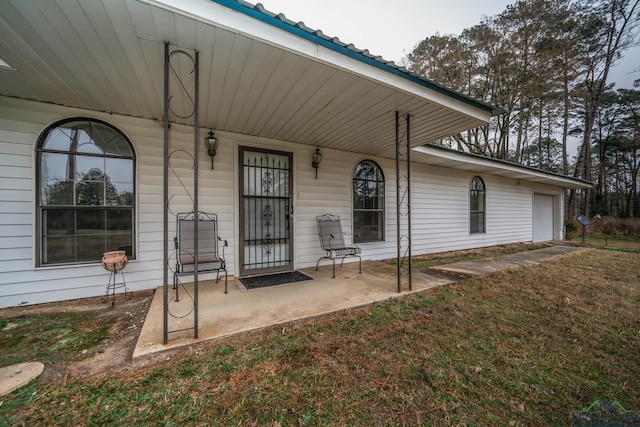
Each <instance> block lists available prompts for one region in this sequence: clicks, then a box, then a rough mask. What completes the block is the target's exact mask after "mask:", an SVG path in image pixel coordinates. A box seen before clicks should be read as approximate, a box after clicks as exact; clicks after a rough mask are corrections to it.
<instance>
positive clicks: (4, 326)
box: [0, 292, 151, 382]
mask: <svg viewBox="0 0 640 427" xmlns="http://www.w3.org/2000/svg"><path fill="white" fill-rule="evenodd" d="M150 303H151V293H149V292H147V293H140V294H136V295H134V296H133V297H132V298H131V299H129V300H125V298H124V297H123V296H118V299H117V302H116V305H115V306H114V307H111V304H110V303H108V304H105V303H103V302H102V298H84V299H77V300H71V301H62V302H56V303H49V304H38V305H32V306H23V307H12V308H6V309H2V310H0V367H2V366H8V365H12V364H14V363H21V362H29V361H40V362H43V363H44V364H45V371H44V373H43V375H42V377H41V378H42V381H44V382H49V381H57V380H61V379H68V378H76V377H85V376H92V375H95V374H98V373H102V372H108V371H110V370H113V369H116V370H118V369H123V368H127V367H129V366H130V362H131V354H132V353H133V349H134V347H135V345H136V341H137V338H138V335H139V332H140V329H141V328H142V324H143V323H144V319H145V316H146V314H147V311H148V309H149V304H150Z"/></svg>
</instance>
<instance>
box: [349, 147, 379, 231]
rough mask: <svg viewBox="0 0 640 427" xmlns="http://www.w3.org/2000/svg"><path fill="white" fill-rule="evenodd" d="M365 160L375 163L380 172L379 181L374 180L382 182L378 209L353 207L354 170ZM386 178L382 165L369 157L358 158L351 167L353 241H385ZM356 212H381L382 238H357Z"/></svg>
mask: <svg viewBox="0 0 640 427" xmlns="http://www.w3.org/2000/svg"><path fill="white" fill-rule="evenodd" d="M365 162H370V163H373V164H374V165H375V167H376V168H377V169H378V171H379V172H380V175H381V178H382V180H381V181H376V182H377V183H378V184H379V183H382V207H381V208H380V209H356V207H355V203H354V198H355V197H354V196H355V185H354V182H355V181H356V177H355V172H356V169H357V168H358V166H359V165H360V164H362V163H365ZM360 181H364V180H360ZM386 181H387V180H386V178H385V175H384V170H383V169H382V167H381V166H380V164H379V163H378V162H376V161H375V160H372V159H369V158H365V159H362V160H359V161H358V162H357V163H356V164H355V166H354V167H353V170H352V172H351V214H352V221H351V231H352V233H353V242H354V243H376V242H384V241H386V237H387V236H386V233H387V227H386V191H385V190H386ZM377 190H378V193H379V185H378V187H377ZM356 212H379V213H381V214H382V219H381V224H380V225H381V227H382V238H380V239H375V240H358V239H357V237H356V235H358V232H357V231H356V229H355V222H356V221H355V216H356Z"/></svg>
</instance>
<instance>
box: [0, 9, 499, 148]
mask: <svg viewBox="0 0 640 427" xmlns="http://www.w3.org/2000/svg"><path fill="white" fill-rule="evenodd" d="M0 35H1V37H0V57H2V58H3V59H4V60H5V61H7V62H8V63H10V64H11V65H12V67H13V68H14V69H4V68H0V95H5V96H10V97H18V98H23V99H32V100H37V101H42V102H47V103H53V104H60V105H66V106H71V107H79V108H83V109H88V110H96V111H106V112H112V113H117V114H123V115H129V116H135V117H142V118H148V119H153V120H157V119H159V118H160V117H162V111H163V101H162V100H163V49H164V42H165V41H168V42H170V43H171V45H172V46H173V47H179V48H181V49H184V50H187V51H190V52H193V51H195V50H198V51H199V54H200V87H201V92H200V124H201V126H203V127H207V128H209V127H210V128H213V129H215V130H224V131H229V132H236V133H240V134H246V135H255V136H259V137H264V138H269V139H274V140H283V141H291V142H297V143H303V144H309V145H314V146H315V145H318V146H321V147H327V148H335V149H340V150H346V151H352V152H358V153H365V154H368V155H376V156H381V157H387V158H394V157H395V111H399V112H400V113H402V114H411V115H412V129H411V135H412V141H411V142H412V146H419V145H424V144H426V143H430V142H433V141H436V140H438V139H440V138H444V137H447V136H450V135H453V134H457V133H460V132H463V131H465V130H468V129H471V128H474V127H477V126H482V125H484V124H486V123H487V122H488V121H489V119H490V117H491V115H492V114H494V113H496V112H497V111H498V110H496V109H495V108H494V107H492V106H490V105H489V104H486V103H483V102H480V101H477V100H473V99H471V98H468V97H465V96H463V95H460V94H457V93H455V92H452V91H448V90H446V89H444V88H442V87H441V86H438V85H436V84H434V83H432V82H429V81H428V80H425V79H422V78H420V77H419V76H416V75H413V74H411V73H409V72H407V71H406V70H403V69H401V68H400V67H397V66H395V65H394V64H393V63H390V62H388V61H384V60H383V59H382V58H380V57H374V56H373V55H371V54H369V53H368V51H366V50H358V49H356V48H355V47H353V46H352V45H349V44H345V43H342V42H341V41H339V40H338V39H336V38H331V37H327V36H325V35H324V34H322V33H321V32H320V31H314V30H311V29H309V28H307V27H305V26H304V24H302V23H293V22H292V21H289V20H287V19H286V18H285V17H284V16H283V15H276V14H273V13H271V12H268V11H266V10H264V8H263V7H262V6H261V5H256V6H252V5H249V4H247V3H245V2H242V1H241V0H215V1H212V0H118V1H113V0H101V1H97V0H66V1H64V2H53V1H40V0H2V7H0ZM177 69H178V70H180V73H181V74H182V75H187V76H188V75H189V74H190V72H191V68H190V64H189V63H187V62H186V61H181V62H179V63H178V64H177ZM187 104H188V99H187V97H185V96H182V95H181V94H180V93H176V94H174V98H173V99H172V106H173V107H174V109H175V110H180V109H181V108H183V107H184V106H185V105H187ZM171 121H174V122H177V123H185V124H189V122H190V119H188V118H186V119H182V118H179V117H177V116H173V117H171Z"/></svg>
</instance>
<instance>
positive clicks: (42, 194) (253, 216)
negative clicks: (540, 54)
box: [0, 0, 591, 307]
mask: <svg viewBox="0 0 640 427" xmlns="http://www.w3.org/2000/svg"><path fill="white" fill-rule="evenodd" d="M0 34H1V38H0V307H8V306H15V305H21V304H35V303H42V302H48V301H56V300H66V299H73V298H79V297H88V296H98V295H103V294H104V291H105V285H106V284H107V280H108V274H107V272H105V270H104V269H103V268H102V266H101V264H100V258H101V255H102V252H104V251H107V250H113V249H116V248H126V249H127V250H128V251H129V256H130V262H129V265H128V266H127V269H126V280H127V285H128V287H129V289H130V290H141V289H150V288H156V287H157V286H159V285H161V284H162V283H163V280H164V272H165V271H166V270H167V268H166V262H167V260H166V256H167V255H166V253H165V248H166V251H167V252H168V253H169V256H171V251H172V250H173V236H174V235H175V216H174V215H175V214H176V213H178V212H186V211H190V210H192V209H193V203H194V201H197V205H198V209H199V210H202V211H206V212H212V213H215V214H217V216H218V220H219V234H220V236H222V237H223V238H224V239H226V240H227V241H228V243H229V246H228V248H226V254H225V255H226V260H227V266H228V270H229V273H230V274H232V275H235V276H246V275H252V274H256V273H260V274H262V273H268V272H270V271H282V270H292V269H297V268H304V267H310V266H314V265H315V263H316V261H317V260H318V258H319V257H320V256H322V255H323V251H322V250H321V249H320V246H319V241H318V235H317V228H316V216H317V215H320V214H324V213H332V214H336V215H339V216H340V217H341V219H342V223H343V227H344V228H345V229H346V230H348V231H352V232H355V233H357V235H358V236H359V242H358V244H359V245H360V247H361V248H362V255H363V257H364V258H365V259H386V258H394V257H396V256H397V253H398V250H397V242H398V240H399V239H398V237H399V236H398V234H399V233H398V230H399V229H400V234H401V235H402V234H406V233H408V231H409V226H408V224H409V222H408V221H409V219H408V218H410V224H411V226H410V227H411V228H410V230H411V233H410V234H411V236H410V237H411V240H410V241H411V250H412V253H413V255H417V254H426V253H433V252H442V251H449V250H456V249H465V248H474V247H482V246H490V245H496V244H506V243H514V242H530V241H545V240H561V239H563V226H562V225H563V203H564V189H566V188H586V187H589V186H590V185H591V184H590V183H588V182H585V181H581V180H577V179H573V178H569V177H565V176H560V175H555V174H552V173H547V172H543V171H539V170H535V169H530V168H524V167H521V166H518V165H514V164H510V163H507V162H502V161H496V160H491V159H486V158H482V157H478V156H472V155H468V154H464V153H459V152H455V151H452V150H447V149H443V148H439V147H436V146H433V145H428V144H430V143H433V142H434V141H437V140H438V139H440V138H444V137H447V136H450V135H453V134H456V133H459V132H462V131H465V130H468V129H471V128H474V127H477V126H481V125H483V124H485V123H487V122H488V121H489V119H490V117H491V116H492V115H493V114H500V112H501V111H500V110H499V109H496V108H495V107H493V106H491V105H488V104H485V103H483V102H480V101H477V100H474V99H471V98H468V97H465V96H462V95H460V94H457V93H454V92H452V91H449V90H447V89H446V88H443V87H440V86H438V85H436V84H434V83H432V82H430V81H427V80H425V79H422V78H420V77H418V76H416V75H413V74H411V73H409V72H408V71H406V70H404V69H401V68H399V67H397V66H396V65H394V64H393V63H389V62H386V61H384V60H383V59H382V58H379V57H374V56H373V55H371V54H369V52H368V51H361V50H358V49H356V48H355V47H353V45H347V44H344V43H342V42H341V41H340V40H338V39H334V38H331V37H327V36H325V35H324V34H322V33H321V32H320V31H314V30H311V29H309V28H307V27H305V26H304V24H302V23H294V22H291V21H289V20H287V19H286V18H285V17H283V16H282V15H275V14H272V13H271V12H268V11H266V10H264V9H263V8H262V7H261V6H260V5H258V6H253V5H250V4H248V3H245V2H243V1H242V0H118V1H111V0H102V1H98V0H66V1H61V2H53V1H39V0H5V1H3V3H2V7H1V8H0ZM165 65H166V67H165ZM196 76H197V77H196ZM196 80H197V81H198V84H197V87H196V86H195V85H196V83H195V82H196ZM165 84H166V86H165ZM165 87H168V91H167V92H165ZM195 106H197V108H196V107H195ZM396 112H397V113H396ZM407 118H410V121H409V120H407ZM165 123H166V125H165ZM196 124H197V126H195V125H196ZM169 125H170V127H169ZM210 131H212V132H214V134H215V137H217V138H218V140H219V145H218V147H217V150H216V155H215V157H214V158H213V159H212V158H211V157H210V156H209V155H208V152H207V149H206V148H205V145H204V139H205V137H207V135H208V134H209V132H210ZM165 141H166V144H167V150H168V151H167V153H168V155H165ZM397 142H399V144H397ZM406 145H408V146H409V147H410V148H411V153H410V155H411V157H410V162H406V160H407V157H406V153H405V152H401V154H400V155H398V154H397V152H396V148H397V147H398V146H400V147H405V146H406ZM194 147H197V148H194ZM316 149H318V151H319V152H320V153H321V155H322V158H321V162H320V164H319V165H317V166H318V167H317V168H314V167H312V158H313V154H314V153H315V152H316ZM165 160H166V164H165ZM398 160H402V161H398ZM195 162H197V167H194V163H195ZM212 162H213V163H212ZM212 164H213V168H212ZM398 164H399V165H400V166H399V167H398V166H397V165H398ZM408 165H410V168H408ZM194 171H195V172H196V174H195V175H194ZM316 174H317V177H316ZM194 176H197V178H194ZM165 179H166V182H165ZM196 182H197V186H196V185H195V184H196ZM398 183H399V184H400V185H398ZM409 185H410V190H408V191H406V189H407V188H408V187H409ZM398 188H400V190H399V191H398ZM398 193H400V196H401V197H397V195H398ZM196 194H197V198H196V197H195V196H196ZM407 195H410V209H409V208H408V206H409V203H408V199H407V198H406V197H405V196H407ZM165 207H166V208H167V209H166V210H165ZM399 211H400V213H401V215H397V213H398V212H399ZM165 212H166V213H167V215H168V216H167V217H165ZM408 213H410V215H407V214H408ZM166 218H168V219H166ZM165 227H166V230H165ZM169 264H170V262H169Z"/></svg>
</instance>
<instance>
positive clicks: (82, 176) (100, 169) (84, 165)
mask: <svg viewBox="0 0 640 427" xmlns="http://www.w3.org/2000/svg"><path fill="white" fill-rule="evenodd" d="M104 168H105V159H104V157H93V156H76V179H77V180H78V181H83V180H87V179H92V180H95V179H96V177H100V179H101V180H104V176H105V174H104Z"/></svg>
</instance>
